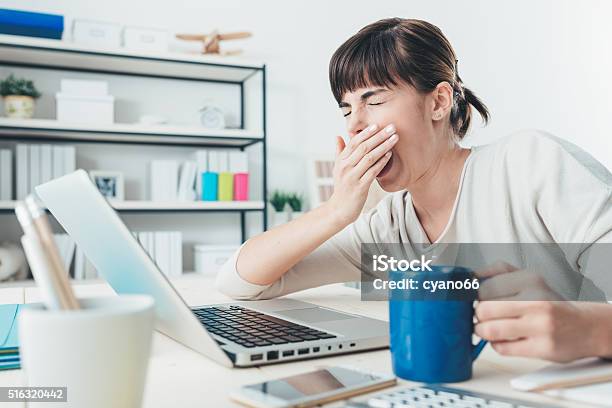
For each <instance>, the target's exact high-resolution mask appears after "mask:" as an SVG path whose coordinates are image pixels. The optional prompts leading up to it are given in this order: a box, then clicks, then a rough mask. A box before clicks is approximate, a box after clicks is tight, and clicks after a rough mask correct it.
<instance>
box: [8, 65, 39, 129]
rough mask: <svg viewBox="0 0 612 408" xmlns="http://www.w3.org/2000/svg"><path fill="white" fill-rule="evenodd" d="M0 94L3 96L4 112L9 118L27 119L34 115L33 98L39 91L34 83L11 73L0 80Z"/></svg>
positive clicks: (36, 96)
mask: <svg viewBox="0 0 612 408" xmlns="http://www.w3.org/2000/svg"><path fill="white" fill-rule="evenodd" d="M0 95H2V97H3V98H4V112H5V114H6V116H7V117H9V118H18V119H29V118H31V117H32V116H33V115H34V100H35V99H36V98H38V97H40V92H38V90H37V89H36V87H35V86H34V83H33V82H32V81H30V80H27V79H24V78H15V76H14V75H13V74H11V75H9V76H8V78H6V79H4V80H2V81H0Z"/></svg>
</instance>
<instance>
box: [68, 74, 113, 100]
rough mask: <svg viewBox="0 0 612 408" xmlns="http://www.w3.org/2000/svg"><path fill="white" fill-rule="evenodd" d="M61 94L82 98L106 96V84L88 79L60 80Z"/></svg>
mask: <svg viewBox="0 0 612 408" xmlns="http://www.w3.org/2000/svg"><path fill="white" fill-rule="evenodd" d="M60 89H61V93H62V94H67V95H82V96H106V95H108V82H107V81H96V80H90V79H70V78H66V79H62V80H61V81H60Z"/></svg>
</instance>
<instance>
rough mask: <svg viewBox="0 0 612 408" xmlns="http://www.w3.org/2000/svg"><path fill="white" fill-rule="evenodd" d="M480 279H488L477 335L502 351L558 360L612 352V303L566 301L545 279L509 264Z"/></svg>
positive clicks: (482, 292) (490, 270) (484, 273)
mask: <svg viewBox="0 0 612 408" xmlns="http://www.w3.org/2000/svg"><path fill="white" fill-rule="evenodd" d="M477 275H478V276H479V277H481V278H482V277H487V278H488V279H486V280H484V281H483V283H482V284H481V288H480V289H481V290H479V297H480V299H481V300H480V301H479V302H478V305H477V306H476V317H477V319H478V323H477V324H476V326H475V328H474V331H475V332H476V334H477V335H478V336H480V337H482V338H483V339H486V340H489V341H490V342H491V345H492V347H493V348H494V349H495V350H496V351H497V352H498V353H500V354H502V355H506V356H521V357H532V358H540V359H544V360H549V361H554V362H569V361H573V360H576V359H579V358H584V357H595V356H599V357H608V356H610V355H611V354H612V344H611V341H612V305H608V304H596V303H586V302H572V301H563V300H560V299H561V297H559V296H558V295H557V294H556V293H554V292H553V291H552V290H551V289H550V288H549V287H548V285H547V284H546V282H545V281H544V280H543V279H542V278H541V277H539V276H537V275H536V274H534V273H529V272H528V271H525V270H519V269H517V268H515V267H513V266H512V265H509V264H507V263H503V262H501V263H497V264H495V265H493V266H492V267H489V268H487V269H486V270H484V271H478V272H477ZM483 299H484V300H483ZM495 299H498V300H495ZM499 299H506V300H499ZM508 299H512V300H508Z"/></svg>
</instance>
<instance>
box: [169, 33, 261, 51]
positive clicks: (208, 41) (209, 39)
mask: <svg viewBox="0 0 612 408" xmlns="http://www.w3.org/2000/svg"><path fill="white" fill-rule="evenodd" d="M251 36H252V34H251V33H249V32H247V31H242V32H234V33H225V34H220V33H219V31H218V30H214V31H213V32H212V33H210V34H177V35H176V38H178V39H180V40H186V41H201V42H202V54H221V55H236V54H240V53H241V52H242V50H230V51H221V47H220V43H221V41H225V40H239V39H242V38H249V37H251Z"/></svg>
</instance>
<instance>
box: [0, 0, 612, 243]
mask: <svg viewBox="0 0 612 408" xmlns="http://www.w3.org/2000/svg"><path fill="white" fill-rule="evenodd" d="M0 6H4V7H13V8H24V9H32V10H37V11H49V12H57V13H61V14H65V15H66V16H67V17H83V18H92V19H99V20H109V21H117V22H121V23H125V24H133V25H138V26H152V27H163V28H167V29H169V30H171V31H175V32H176V31H181V32H190V31H191V32H208V31H211V30H212V29H214V28H219V29H221V30H222V31H227V30H250V31H252V32H253V33H254V34H255V36H254V37H253V38H252V39H250V40H247V41H243V42H237V43H235V44H227V45H228V48H232V47H242V48H244V49H246V50H247V53H246V56H248V57H252V58H255V59H258V60H263V61H265V62H266V63H267V65H268V84H269V88H268V89H269V99H268V130H269V140H270V147H269V153H270V154H269V157H270V161H269V175H270V176H269V187H270V188H271V189H272V188H285V189H291V190H302V191H307V188H306V186H305V185H304V178H305V175H306V171H305V166H304V165H305V157H307V156H308V155H310V154H324V153H330V154H331V152H333V147H334V135H336V134H342V133H343V118H342V117H341V115H340V113H339V111H338V109H337V107H336V105H335V102H334V100H333V97H332V95H331V92H330V91H329V85H328V82H327V64H328V61H329V58H330V56H331V54H332V53H333V51H334V50H335V49H336V48H337V47H338V46H339V45H340V43H341V42H342V41H344V40H345V39H346V38H347V37H348V36H350V35H351V34H353V33H354V32H355V31H356V30H358V29H359V28H361V27H362V26H363V25H365V24H367V23H369V22H372V21H375V20H377V19H380V18H384V17H391V16H401V17H413V18H422V19H426V20H429V21H431V22H433V23H435V24H437V25H438V26H439V27H440V28H441V29H442V30H443V31H444V32H445V33H446V35H447V36H448V37H449V39H450V41H451V43H452V44H453V45H454V47H455V50H456V52H457V54H458V56H459V60H460V62H459V67H460V74H461V76H462V78H463V80H464V82H465V83H466V86H468V87H470V88H471V89H473V90H474V91H475V92H476V93H477V94H478V95H479V96H481V97H482V99H483V100H484V101H485V102H486V104H487V105H488V106H489V108H490V110H491V112H492V122H491V123H490V125H489V126H488V127H486V128H484V129H483V128H480V127H479V126H477V127H475V128H474V132H473V136H471V137H470V139H468V140H467V142H468V143H486V142H488V141H490V140H493V139H494V138H496V137H499V136H503V135H506V134H508V133H510V132H512V131H515V130H518V129H522V128H540V129H545V130H548V131H550V132H552V133H554V134H556V135H558V136H561V137H563V138H566V139H568V140H570V141H572V142H574V143H576V144H578V145H579V146H581V147H583V148H584V149H585V150H587V151H589V152H590V153H591V154H593V155H594V156H595V157H596V158H597V159H599V160H600V161H601V162H603V164H604V165H606V166H607V167H608V168H612V123H611V121H610V119H611V118H612V104H611V102H610V95H611V94H612V83H611V81H610V73H612V51H610V46H609V42H610V38H612V25H610V23H609V17H610V15H612V3H611V2H609V1H607V0H580V1H579V0H574V1H568V0H565V1H561V0H535V1H534V0H514V1H487V0H478V1H467V0H464V1H456V0H444V1H425V0H421V1H398V0H378V1H375V2H372V1H364V0H351V1H348V0H338V1H333V2H330V1H322V0H318V1H308V2H306V1H302V2H297V1H254V0H244V1H239V0H224V1H203V0H174V1H159V0H158V1H150V0H149V1H145V0H129V1H127V0H105V1H95V2H94V1H83V0H5V1H0ZM221 224H222V223H221ZM231 225H236V224H231ZM217 234H220V235H217ZM214 235H215V236H222V237H225V239H228V240H234V239H235V236H236V235H235V232H234V231H223V228H222V227H220V229H215V233H214Z"/></svg>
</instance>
